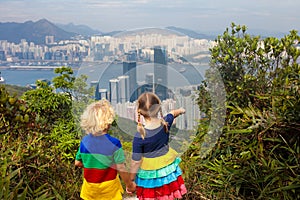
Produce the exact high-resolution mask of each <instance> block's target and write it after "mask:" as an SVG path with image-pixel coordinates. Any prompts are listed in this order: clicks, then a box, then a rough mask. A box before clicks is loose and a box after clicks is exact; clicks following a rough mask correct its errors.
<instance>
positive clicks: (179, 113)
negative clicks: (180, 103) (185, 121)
mask: <svg viewBox="0 0 300 200" xmlns="http://www.w3.org/2000/svg"><path fill="white" fill-rule="evenodd" d="M170 113H171V114H172V115H173V116H174V118H176V117H178V116H179V115H181V114H184V113H185V109H184V108H179V109H175V110H171V111H170Z"/></svg>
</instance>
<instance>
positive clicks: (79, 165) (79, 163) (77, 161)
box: [75, 160, 83, 168]
mask: <svg viewBox="0 0 300 200" xmlns="http://www.w3.org/2000/svg"><path fill="white" fill-rule="evenodd" d="M75 166H76V167H80V168H83V164H82V162H81V161H79V160H75Z"/></svg>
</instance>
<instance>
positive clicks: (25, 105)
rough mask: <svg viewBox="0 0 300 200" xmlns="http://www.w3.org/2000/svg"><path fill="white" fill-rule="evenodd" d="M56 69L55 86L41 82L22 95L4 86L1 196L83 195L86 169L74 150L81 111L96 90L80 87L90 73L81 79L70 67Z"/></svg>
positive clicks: (0, 119) (0, 94)
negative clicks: (79, 166) (78, 166)
mask: <svg viewBox="0 0 300 200" xmlns="http://www.w3.org/2000/svg"><path fill="white" fill-rule="evenodd" d="M56 73H58V74H59V75H60V76H58V77H56V78H55V79H54V80H53V83H54V87H53V86H50V85H47V84H44V83H43V82H38V83H37V85H38V87H37V89H35V90H29V91H26V92H25V93H24V94H23V96H22V97H21V98H18V97H16V96H13V95H10V94H9V93H8V92H7V91H6V89H5V88H4V87H1V88H0V101H1V102H0V105H1V106H0V109H1V115H0V123H1V124H0V125H1V132H0V139H1V144H0V165H1V170H0V176H1V180H0V187H1V191H0V199H78V198H79V192H80V187H81V182H80V181H79V180H81V175H82V172H81V170H80V169H76V168H75V167H74V156H75V152H76V151H77V148H78V144H79V141H80V137H81V132H80V130H79V129H78V126H77V121H78V117H77V116H76V113H75V112H77V111H80V110H82V108H80V106H83V105H86V104H87V103H88V102H87V101H88V100H89V99H88V98H85V97H87V96H88V95H90V90H85V89H84V88H82V90H81V89H80V87H84V84H85V82H84V81H85V80H86V77H84V76H81V77H78V78H77V80H78V81H76V80H75V79H74V76H73V72H72V70H71V69H70V68H65V67H62V68H60V69H56ZM66 83H67V84H66ZM57 89H59V90H60V91H63V92H61V93H56V92H54V91H55V90H57ZM78 90H80V92H81V93H80V94H79V93H78ZM71 92H76V95H73V94H72V95H70V93H71ZM80 95H81V96H80ZM73 96H76V99H77V100H78V101H74V100H73V99H72V97H73ZM83 101H86V102H83ZM73 108H74V109H73Z"/></svg>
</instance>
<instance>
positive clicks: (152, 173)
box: [137, 157, 181, 179]
mask: <svg viewBox="0 0 300 200" xmlns="http://www.w3.org/2000/svg"><path fill="white" fill-rule="evenodd" d="M180 162H181V159H180V158H179V157H177V158H176V159H175V160H174V162H173V163H171V164H170V165H168V166H166V167H164V168H161V169H158V170H143V169H139V171H138V173H137V176H138V177H139V178H142V179H153V178H161V177H165V176H168V175H169V174H171V173H173V172H174V171H176V168H177V166H178V165H179V163H180Z"/></svg>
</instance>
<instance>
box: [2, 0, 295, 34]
mask: <svg viewBox="0 0 300 200" xmlns="http://www.w3.org/2000/svg"><path fill="white" fill-rule="evenodd" d="M299 8H300V1H299V0H284V1H281V0H0V22H25V21H28V20H31V21H37V20H39V19H47V20H49V21H51V22H52V23H59V24H68V23H74V24H75V25H87V26H89V27H91V28H93V29H97V30H99V31H102V32H110V31H117V30H118V31H120V30H121V31H125V30H134V29H139V28H148V27H156V28H164V27H167V26H176V27H180V28H186V29H190V30H194V31H197V32H199V33H207V32H218V31H221V32H223V31H224V30H225V29H226V28H227V27H230V24H231V23H232V22H234V23H235V24H239V25H246V26H247V27H248V30H250V31H251V30H267V31H271V32H272V31H273V32H277V31H278V32H286V33H288V32H289V31H290V30H292V29H295V30H300V11H299Z"/></svg>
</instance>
